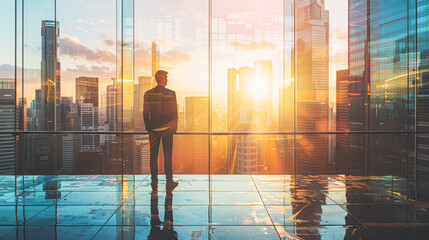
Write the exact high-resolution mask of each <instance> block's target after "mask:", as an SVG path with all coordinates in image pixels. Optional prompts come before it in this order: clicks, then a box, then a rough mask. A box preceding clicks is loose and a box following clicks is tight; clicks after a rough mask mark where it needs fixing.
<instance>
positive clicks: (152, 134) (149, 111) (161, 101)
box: [143, 70, 178, 191]
mask: <svg viewBox="0 0 429 240" xmlns="http://www.w3.org/2000/svg"><path fill="white" fill-rule="evenodd" d="M167 78H168V72H166V71H164V70H159V71H157V72H156V73H155V80H156V82H157V84H158V85H157V86H156V87H154V88H152V89H150V90H149V91H147V92H146V93H145V94H144V104H143V118H144V124H145V126H146V130H147V131H148V133H149V142H150V172H151V175H152V190H153V191H157V190H158V152H159V145H160V142H161V140H162V147H163V149H164V171H165V175H166V178H167V185H166V187H167V190H169V191H172V190H173V189H174V188H175V187H177V185H178V182H177V181H176V180H173V169H172V152H173V134H174V133H176V131H177V120H178V116H177V101H176V93H175V92H174V91H172V90H170V89H167V88H166V87H165V86H166V85H167V82H168V79H167Z"/></svg>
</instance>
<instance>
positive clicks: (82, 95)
mask: <svg viewBox="0 0 429 240" xmlns="http://www.w3.org/2000/svg"><path fill="white" fill-rule="evenodd" d="M76 103H77V106H78V110H80V108H81V105H82V104H83V103H92V105H93V106H94V107H97V108H98V78H94V77H78V78H76Z"/></svg>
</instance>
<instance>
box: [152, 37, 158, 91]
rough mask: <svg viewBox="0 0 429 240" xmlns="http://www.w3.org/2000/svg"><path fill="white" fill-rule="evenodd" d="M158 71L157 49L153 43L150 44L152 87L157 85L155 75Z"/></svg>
mask: <svg viewBox="0 0 429 240" xmlns="http://www.w3.org/2000/svg"><path fill="white" fill-rule="evenodd" d="M158 70H159V48H158V46H157V45H156V43H155V42H152V87H155V86H156V85H157V83H156V81H155V73H156V72H157V71H158Z"/></svg>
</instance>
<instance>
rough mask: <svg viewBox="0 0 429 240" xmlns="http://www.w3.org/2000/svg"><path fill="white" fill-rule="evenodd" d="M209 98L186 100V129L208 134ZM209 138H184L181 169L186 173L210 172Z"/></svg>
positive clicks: (189, 98)
mask: <svg viewBox="0 0 429 240" xmlns="http://www.w3.org/2000/svg"><path fill="white" fill-rule="evenodd" d="M208 111H209V98H208V97H204V96H198V97H186V98H185V129H186V131H191V132H208V130H209V129H208V128H209V117H208V115H209V112H208ZM207 142H208V138H207V136H184V138H183V145H182V148H184V149H183V150H184V152H183V156H185V158H184V159H182V161H181V164H182V166H181V168H182V169H183V170H184V172H185V173H193V174H202V173H206V172H207V170H208V162H207V159H208V144H207Z"/></svg>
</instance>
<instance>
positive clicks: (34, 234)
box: [5, 226, 101, 240]
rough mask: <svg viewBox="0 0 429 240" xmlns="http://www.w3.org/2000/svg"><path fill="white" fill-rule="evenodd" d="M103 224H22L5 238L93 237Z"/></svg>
mask: <svg viewBox="0 0 429 240" xmlns="http://www.w3.org/2000/svg"><path fill="white" fill-rule="evenodd" d="M100 228H101V226H85V227H82V226H67V227H64V226H20V227H19V228H17V229H16V230H15V231H13V232H10V233H9V234H8V235H7V236H6V237H5V239H58V240H75V239H91V238H92V236H94V235H95V233H96V232H97V231H98V230H99V229H100Z"/></svg>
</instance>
